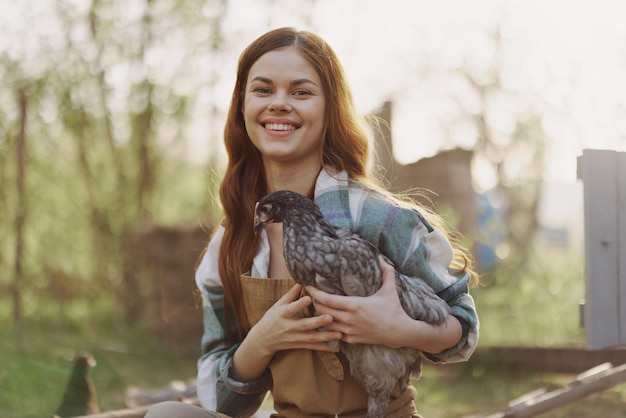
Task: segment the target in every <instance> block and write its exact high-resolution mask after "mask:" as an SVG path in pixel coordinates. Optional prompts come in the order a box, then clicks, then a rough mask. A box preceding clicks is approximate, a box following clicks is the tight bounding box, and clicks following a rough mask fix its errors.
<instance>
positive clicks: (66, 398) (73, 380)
mask: <svg viewBox="0 0 626 418" xmlns="http://www.w3.org/2000/svg"><path fill="white" fill-rule="evenodd" d="M95 365H96V360H95V359H94V358H93V357H92V356H91V354H88V353H85V354H79V355H77V356H76V357H75V358H74V365H73V368H72V374H71V376H70V379H69V381H68V383H67V387H66V389H65V393H64V394H63V400H62V401H61V405H59V407H58V408H57V410H56V413H55V415H53V418H61V417H76V416H82V415H91V414H95V413H97V412H99V407H98V400H97V398H96V391H95V388H94V386H93V383H92V381H91V376H90V372H91V369H92V368H93V367H94V366H95Z"/></svg>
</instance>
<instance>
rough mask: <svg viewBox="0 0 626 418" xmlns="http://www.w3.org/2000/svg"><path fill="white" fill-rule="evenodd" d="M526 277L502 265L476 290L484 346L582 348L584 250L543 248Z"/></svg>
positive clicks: (534, 255) (535, 252) (538, 249)
mask: <svg viewBox="0 0 626 418" xmlns="http://www.w3.org/2000/svg"><path fill="white" fill-rule="evenodd" d="M530 260H531V262H530V263H529V264H528V265H527V266H525V267H524V270H523V272H520V271H511V270H510V268H511V267H510V266H509V265H507V264H506V263H503V264H501V265H499V266H498V267H496V268H495V269H494V270H493V271H491V272H489V273H487V274H485V276H484V277H483V279H482V281H483V285H482V286H480V287H478V288H475V289H473V291H472V294H473V296H474V298H475V300H476V304H477V307H478V313H479V317H480V319H481V340H480V341H481V342H480V344H481V345H528V346H548V347H549V346H569V345H581V344H582V343H583V341H584V330H582V329H581V328H580V327H579V319H580V317H579V306H580V302H581V301H582V300H583V299H584V291H585V280H584V266H583V260H584V256H583V253H582V249H579V250H563V249H556V248H549V247H542V246H541V245H539V246H538V247H536V248H535V249H534V250H533V251H532V252H531V257H530Z"/></svg>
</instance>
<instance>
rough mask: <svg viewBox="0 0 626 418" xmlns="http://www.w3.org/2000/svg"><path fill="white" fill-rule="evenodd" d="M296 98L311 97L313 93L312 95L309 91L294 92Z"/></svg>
mask: <svg viewBox="0 0 626 418" xmlns="http://www.w3.org/2000/svg"><path fill="white" fill-rule="evenodd" d="M293 95H294V96H311V95H313V93H311V92H310V91H308V90H296V91H294V92H293Z"/></svg>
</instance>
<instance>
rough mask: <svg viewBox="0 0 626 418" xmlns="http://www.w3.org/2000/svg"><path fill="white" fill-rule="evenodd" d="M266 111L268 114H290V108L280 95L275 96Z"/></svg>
mask: <svg viewBox="0 0 626 418" xmlns="http://www.w3.org/2000/svg"><path fill="white" fill-rule="evenodd" d="M267 110H269V111H270V112H290V111H291V110H292V107H291V105H290V104H289V102H288V101H287V99H286V98H285V97H284V96H283V95H282V94H276V95H274V96H273V98H272V101H271V102H270V103H269V105H268V106H267Z"/></svg>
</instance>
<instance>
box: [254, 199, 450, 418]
mask: <svg viewBox="0 0 626 418" xmlns="http://www.w3.org/2000/svg"><path fill="white" fill-rule="evenodd" d="M271 222H278V223H280V222H282V223H283V253H284V257H285V261H286V263H287V269H288V270H289V272H290V273H291V276H292V277H293V279H294V280H295V281H296V282H297V283H300V284H303V285H312V286H315V287H317V288H319V289H320V290H323V291H325V292H327V293H333V294H338V295H347V296H369V295H372V294H374V293H376V292H377V291H378V289H380V287H381V285H382V274H381V271H380V267H379V265H378V256H379V251H378V249H377V248H376V247H375V246H373V245H372V244H371V243H369V242H368V241H366V240H364V239H363V238H361V237H359V236H358V235H357V234H355V233H353V232H351V231H350V230H348V229H344V228H340V229H335V228H333V227H332V226H331V225H330V224H329V223H328V222H327V221H326V219H324V217H323V216H322V213H321V212H320V210H319V208H318V207H317V206H316V205H315V203H314V202H313V201H312V200H310V199H308V198H307V197H305V196H303V195H300V194H298V193H295V192H291V191H287V190H282V191H278V192H274V193H271V194H269V195H267V196H265V197H264V198H263V199H261V201H260V202H259V203H258V204H257V205H256V208H255V219H254V229H255V232H257V231H258V230H259V229H260V228H262V227H263V226H264V225H265V224H267V223H271ZM387 262H389V261H388V260H387ZM389 263H390V262H389ZM390 264H391V263H390ZM396 287H397V289H398V296H399V298H400V303H401V305H402V307H403V309H404V310H405V311H406V313H407V314H408V315H409V316H410V317H411V318H413V319H419V320H422V321H425V322H428V323H431V324H441V323H443V322H445V321H446V319H447V317H448V314H449V312H450V308H449V306H448V305H447V303H445V302H444V301H443V300H442V299H441V298H439V297H438V296H437V295H436V294H435V293H434V291H433V290H432V289H431V287H430V286H428V284H426V283H425V282H424V281H423V280H421V279H415V278H409V277H407V276H404V275H402V274H400V273H399V272H398V270H397V269H396ZM341 351H342V352H343V353H344V355H345V356H346V358H347V359H348V361H349V362H350V373H351V374H352V376H354V378H355V379H356V380H357V381H358V382H360V383H361V384H362V385H363V387H364V388H365V391H366V393H367V395H368V406H367V415H366V418H378V417H382V416H383V415H384V413H385V411H386V410H387V406H388V403H389V397H390V394H391V391H392V389H393V387H394V386H395V384H396V383H399V384H400V386H401V388H402V389H403V390H404V389H406V387H407V385H408V384H409V381H410V379H411V377H412V376H413V377H416V378H417V377H419V376H420V374H421V362H422V353H421V352H420V351H419V350H416V349H411V348H399V349H392V348H389V347H386V346H382V345H370V344H347V343H342V344H341Z"/></svg>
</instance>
